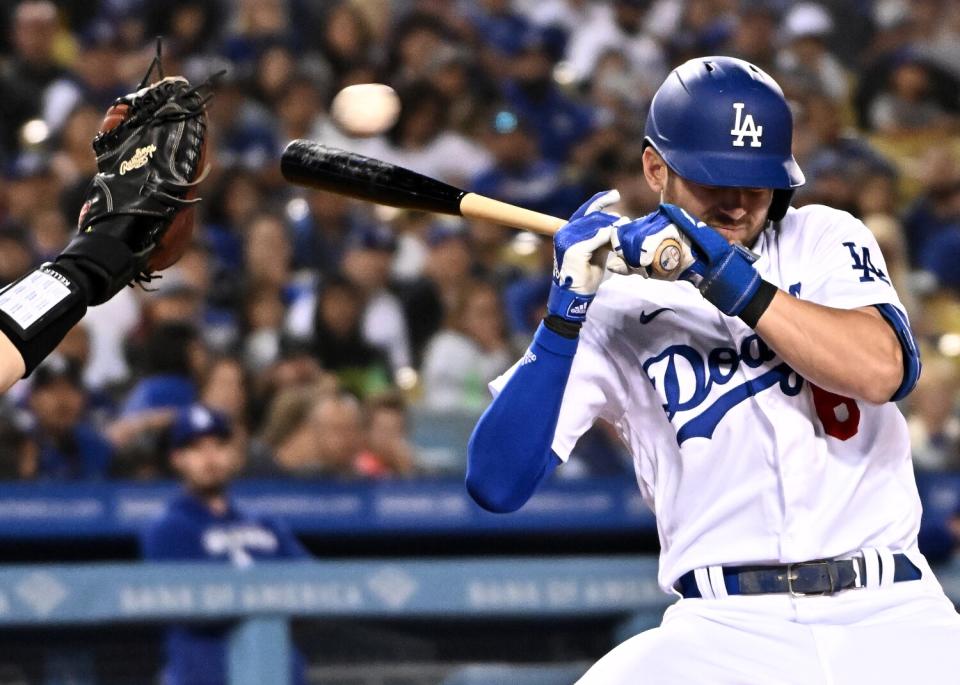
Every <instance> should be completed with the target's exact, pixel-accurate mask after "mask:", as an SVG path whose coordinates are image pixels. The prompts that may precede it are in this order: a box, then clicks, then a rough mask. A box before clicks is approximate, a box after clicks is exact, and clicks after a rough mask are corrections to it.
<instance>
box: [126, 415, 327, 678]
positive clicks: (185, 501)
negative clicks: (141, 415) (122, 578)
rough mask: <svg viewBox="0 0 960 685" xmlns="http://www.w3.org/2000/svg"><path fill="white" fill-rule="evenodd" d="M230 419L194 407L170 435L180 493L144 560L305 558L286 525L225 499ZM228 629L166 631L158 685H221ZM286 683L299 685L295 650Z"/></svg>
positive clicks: (152, 530) (231, 449) (150, 535)
mask: <svg viewBox="0 0 960 685" xmlns="http://www.w3.org/2000/svg"><path fill="white" fill-rule="evenodd" d="M231 438H232V428H231V426H230V423H229V421H228V419H227V417H226V416H225V415H223V414H221V413H219V412H216V411H214V410H212V409H209V408H208V407H205V406H203V405H200V404H194V405H192V406H190V407H187V408H185V409H183V410H181V411H180V412H179V413H178V414H177V416H176V418H175V419H174V422H173V425H172V427H171V432H170V444H171V452H170V461H171V465H172V467H173V468H174V470H175V471H176V472H177V473H178V475H179V476H180V478H181V481H182V484H183V488H182V490H181V492H179V493H178V494H177V495H176V496H174V497H173V498H172V499H171V500H170V502H169V503H168V504H167V506H166V509H165V511H164V513H163V515H162V516H160V518H158V519H157V520H156V521H154V522H153V523H152V524H151V525H150V526H149V527H148V528H147V529H146V530H145V531H144V534H143V537H142V540H141V545H142V551H143V557H144V559H146V560H148V561H201V562H225V563H229V564H233V565H234V566H237V567H239V568H245V567H247V566H250V565H251V564H254V563H256V562H257V561H260V560H275V559H293V560H296V559H305V558H308V557H309V554H308V552H307V551H306V549H304V547H303V546H302V545H301V544H300V542H299V541H298V540H297V539H296V538H295V537H294V536H293V534H292V533H291V532H290V531H289V530H287V529H286V528H285V527H284V526H282V525H280V524H279V523H277V522H274V521H268V520H263V519H260V518H258V517H255V516H251V515H248V514H245V513H244V512H243V511H242V510H240V509H239V508H238V507H237V504H236V502H235V501H234V500H233V499H232V498H231V496H230V494H229V485H230V482H231V481H232V479H233V478H234V476H235V475H236V473H237V472H238V470H239V468H240V465H241V458H240V453H239V451H238V450H237V448H236V446H235V444H234V442H233V441H232V440H231ZM229 630H230V625H224V624H216V625H173V626H171V627H170V628H168V630H167V635H166V650H167V662H166V666H165V668H164V671H163V679H162V681H161V682H162V683H163V685H225V684H226V682H227V635H228V632H229ZM290 667H291V676H290V682H291V683H294V684H295V685H300V684H302V683H304V682H305V681H304V663H303V658H302V656H301V655H300V654H299V653H297V652H296V650H294V653H293V655H292V658H291V664H290Z"/></svg>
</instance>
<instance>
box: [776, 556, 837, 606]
mask: <svg viewBox="0 0 960 685" xmlns="http://www.w3.org/2000/svg"><path fill="white" fill-rule="evenodd" d="M831 563H832V560H830V559H821V560H820V561H801V562H798V563H795V564H787V590H788V591H789V592H790V596H791V597H822V596H824V595H832V594H833V593H834V592H836V588H837V585H836V582H835V578H834V576H835V575H836V573H835V572H831V571H832V570H833V569H832V567H831ZM810 566H823V567H825V569H826V572H827V579H828V580H829V581H830V589H829V590H824V591H822V592H798V591H797V590H795V589H794V588H793V583H794V581H795V580H797V579H798V578H799V576H798V575H797V573H796V571H795V570H794V569H799V568H806V567H810Z"/></svg>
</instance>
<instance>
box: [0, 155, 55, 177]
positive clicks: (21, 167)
mask: <svg viewBox="0 0 960 685" xmlns="http://www.w3.org/2000/svg"><path fill="white" fill-rule="evenodd" d="M50 168H51V167H50V157H49V155H47V154H45V153H43V152H37V151H32V150H31V151H27V152H21V153H20V154H19V155H17V156H16V157H14V158H13V160H11V161H10V162H9V163H8V164H7V166H6V169H5V174H4V175H5V176H6V177H7V178H8V179H9V180H11V181H20V180H24V179H28V178H36V177H37V176H46V175H47V174H49V173H50Z"/></svg>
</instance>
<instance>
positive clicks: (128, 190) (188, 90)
mask: <svg viewBox="0 0 960 685" xmlns="http://www.w3.org/2000/svg"><path fill="white" fill-rule="evenodd" d="M155 68H156V69H157V71H158V74H159V76H160V80H158V81H156V82H154V83H152V84H151V85H149V86H147V85H145V84H146V82H147V81H148V80H149V78H150V76H151V75H152V74H153V71H154V69H155ZM217 76H219V74H218V75H217ZM215 79H216V76H214V77H212V78H211V79H209V80H207V81H205V82H204V83H202V84H200V85H199V86H191V85H190V83H189V82H188V81H187V80H186V79H185V78H183V77H180V76H168V77H165V78H164V76H163V71H162V68H161V67H160V50H159V46H158V49H157V56H156V58H154V61H153V63H152V64H151V65H150V68H149V69H148V71H147V74H146V75H145V76H144V78H143V81H142V82H141V83H140V86H139V88H138V89H137V91H136V92H134V93H130V94H129V95H125V96H123V97H121V98H119V99H118V100H117V101H116V102H115V103H114V104H113V106H111V107H110V109H109V110H108V111H107V115H106V117H105V118H104V122H103V125H102V127H101V129H100V132H99V133H98V134H97V136H96V138H94V140H93V150H94V152H95V153H96V155H97V168H98V169H99V173H97V175H96V176H94V178H93V182H92V183H91V185H90V188H89V190H88V191H87V196H86V201H85V202H84V205H83V208H82V209H81V211H80V217H79V220H78V222H77V223H78V229H79V235H78V236H77V237H76V238H75V239H74V240H73V241H72V242H71V243H70V245H69V246H68V247H67V249H66V250H65V251H64V253H63V255H62V258H63V257H66V258H76V259H78V260H82V261H83V266H84V267H86V268H85V270H86V271H88V272H89V271H90V270H91V267H98V268H99V270H100V271H102V273H100V274H95V275H96V276H101V278H95V279H94V280H95V281H97V283H95V284H94V286H95V290H96V291H97V292H95V293H92V294H91V302H90V304H99V303H101V302H105V301H106V300H108V299H109V298H110V297H112V296H113V295H114V294H115V293H116V292H117V291H118V290H120V289H121V288H123V286H125V285H127V284H128V283H132V282H134V281H136V282H138V283H141V284H142V283H144V282H147V281H150V280H151V278H152V277H153V275H152V274H153V272H154V271H158V270H160V269H164V268H166V267H168V266H170V265H171V264H172V263H173V262H175V261H176V260H177V259H179V257H180V255H181V254H182V253H183V251H184V250H185V249H186V246H187V243H188V242H189V238H190V234H191V232H192V211H191V210H192V207H191V205H192V204H194V203H196V202H199V198H197V197H195V195H196V187H197V185H198V184H199V183H200V181H202V180H203V178H204V176H206V172H207V168H206V166H205V162H204V150H205V147H206V134H207V120H206V104H207V102H208V101H209V100H210V98H211V97H212V95H213V85H214V81H215ZM187 220H189V223H186V222H187ZM174 222H176V224H177V225H178V227H179V228H181V229H182V228H183V226H182V224H186V228H185V230H175V231H173V233H177V234H178V235H172V234H171V235H170V243H171V244H167V243H165V242H164V237H165V236H166V235H167V233H168V231H169V230H170V226H171V224H172V223H174ZM91 262H92V264H91ZM98 286H101V287H98Z"/></svg>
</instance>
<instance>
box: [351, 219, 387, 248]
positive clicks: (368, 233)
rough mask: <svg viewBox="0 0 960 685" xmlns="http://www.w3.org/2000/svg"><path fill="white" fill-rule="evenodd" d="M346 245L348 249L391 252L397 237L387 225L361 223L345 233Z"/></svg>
mask: <svg viewBox="0 0 960 685" xmlns="http://www.w3.org/2000/svg"><path fill="white" fill-rule="evenodd" d="M346 246H347V248H348V249H354V250H382V251H384V252H393V251H394V250H396V249H397V237H396V236H395V235H394V234H393V231H392V230H391V229H390V227H389V226H384V225H383V224H361V225H360V226H357V227H356V228H354V229H353V230H352V231H350V233H349V234H348V235H347V241H346Z"/></svg>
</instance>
